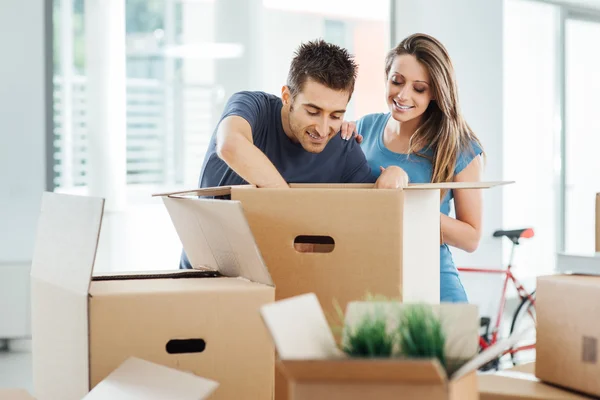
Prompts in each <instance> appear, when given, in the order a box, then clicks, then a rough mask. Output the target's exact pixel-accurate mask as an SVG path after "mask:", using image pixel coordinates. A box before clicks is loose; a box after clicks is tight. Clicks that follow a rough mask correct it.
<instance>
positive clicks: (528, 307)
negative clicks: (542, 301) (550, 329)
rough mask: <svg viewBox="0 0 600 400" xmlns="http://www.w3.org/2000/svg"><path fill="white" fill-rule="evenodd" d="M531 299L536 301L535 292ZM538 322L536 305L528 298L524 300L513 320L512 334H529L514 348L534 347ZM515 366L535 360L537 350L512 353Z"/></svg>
mask: <svg viewBox="0 0 600 400" xmlns="http://www.w3.org/2000/svg"><path fill="white" fill-rule="evenodd" d="M531 297H532V298H533V299H534V300H535V290H534V291H533V292H532V293H531ZM536 320H537V315H536V313H535V305H534V304H533V303H532V302H531V300H529V298H528V297H526V298H524V299H523V300H522V301H521V304H519V307H517V310H516V311H515V314H514V315H513V320H512V323H511V325H510V334H511V335H512V334H513V333H518V332H523V331H525V330H527V331H528V332H527V334H525V336H524V337H523V338H522V339H521V340H520V341H519V342H518V343H517V345H516V346H515V347H514V348H513V350H515V349H516V348H519V347H521V346H528V345H534V344H535V340H536ZM511 359H512V363H513V365H517V364H523V363H525V362H530V361H533V360H535V349H527V350H520V351H518V352H516V353H511Z"/></svg>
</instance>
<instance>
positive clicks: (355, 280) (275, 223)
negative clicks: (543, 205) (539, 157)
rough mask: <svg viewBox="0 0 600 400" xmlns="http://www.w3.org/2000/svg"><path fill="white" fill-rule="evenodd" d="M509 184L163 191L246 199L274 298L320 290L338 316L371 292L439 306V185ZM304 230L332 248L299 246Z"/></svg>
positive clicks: (330, 311)
mask: <svg viewBox="0 0 600 400" xmlns="http://www.w3.org/2000/svg"><path fill="white" fill-rule="evenodd" d="M507 183H510V182H474V183H468V182H452V183H440V184H410V185H409V186H408V187H407V188H406V189H404V190H401V189H399V190H380V189H373V185H372V184H337V185H333V184H292V185H290V187H291V190H290V189H266V188H260V189H259V188H256V187H254V186H251V185H244V186H232V187H220V188H206V189H195V190H191V191H184V192H177V193H170V194H162V196H168V197H172V198H177V199H178V200H179V201H182V200H191V201H193V202H195V203H196V204H201V203H202V202H203V201H213V200H207V199H198V198H193V199H189V198H186V195H199V196H223V195H228V194H230V195H231V200H232V201H240V202H241V203H242V206H243V209H244V214H245V216H246V218H247V219H248V223H249V225H250V227H251V229H252V233H253V235H254V238H255V239H256V242H257V244H258V247H259V249H260V251H261V254H262V256H263V257H264V261H265V264H266V265H267V266H268V268H269V272H270V273H271V276H272V278H273V282H274V283H275V286H276V299H277V300H281V299H285V298H288V297H292V296H297V295H301V294H304V293H308V292H314V293H316V294H317V296H318V298H319V300H320V302H321V304H322V305H323V307H324V309H325V311H326V315H327V316H328V318H329V317H331V316H334V315H335V308H334V302H337V303H338V304H339V305H340V307H342V309H345V307H346V305H347V304H348V302H350V301H354V300H359V299H362V298H364V296H365V294H366V293H367V292H371V293H377V294H380V295H382V296H386V297H388V298H394V299H399V300H400V301H405V302H410V301H423V302H427V303H432V304H435V303H439V293H440V286H439V246H440V241H439V238H440V209H439V207H440V200H439V199H440V189H452V188H461V189H468V188H478V189H485V188H491V187H495V186H499V185H503V184H507ZM405 232H406V233H407V234H405ZM408 233H409V234H408ZM306 235H310V236H325V237H329V238H332V239H333V241H334V247H333V251H331V252H328V253H302V252H299V251H297V249H296V248H295V247H294V241H295V240H296V239H297V238H298V237H301V236H306ZM320 246H322V245H316V246H315V247H316V248H317V249H318V248H319V247H320Z"/></svg>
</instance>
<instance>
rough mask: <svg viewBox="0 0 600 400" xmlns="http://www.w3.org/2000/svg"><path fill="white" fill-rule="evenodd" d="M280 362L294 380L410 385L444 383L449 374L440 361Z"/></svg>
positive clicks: (356, 360) (345, 360) (355, 360)
mask: <svg viewBox="0 0 600 400" xmlns="http://www.w3.org/2000/svg"><path fill="white" fill-rule="evenodd" d="M280 364H281V365H282V366H283V371H285V374H286V375H287V376H288V377H289V378H291V379H292V380H295V381H310V382H318V381H328V382H335V381H340V382H341V381H345V382H350V381H351V382H361V383H364V382H377V383H403V382H410V383H411V384H441V383H444V382H445V381H446V373H445V371H444V369H443V368H442V366H441V365H440V363H439V362H438V361H437V360H402V359H389V360H381V359H351V360H348V359H341V360H283V361H280Z"/></svg>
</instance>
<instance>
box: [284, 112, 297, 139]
mask: <svg viewBox="0 0 600 400" xmlns="http://www.w3.org/2000/svg"><path fill="white" fill-rule="evenodd" d="M281 125H282V127H283V132H284V133H285V136H287V137H288V139H290V140H291V141H292V142H294V143H298V140H297V139H296V138H295V137H294V135H292V129H291V127H290V108H289V106H286V105H285V104H283V105H282V106H281Z"/></svg>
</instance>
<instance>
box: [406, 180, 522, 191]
mask: <svg viewBox="0 0 600 400" xmlns="http://www.w3.org/2000/svg"><path fill="white" fill-rule="evenodd" d="M512 183H514V181H497V182H443V183H411V184H409V185H408V187H407V188H405V190H423V189H489V188H493V187H496V186H504V185H509V184H512Z"/></svg>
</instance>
